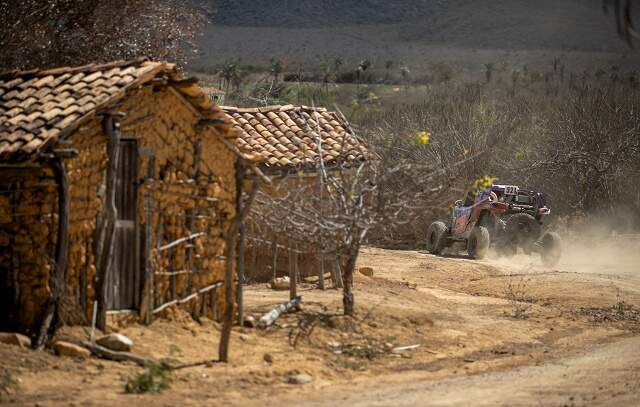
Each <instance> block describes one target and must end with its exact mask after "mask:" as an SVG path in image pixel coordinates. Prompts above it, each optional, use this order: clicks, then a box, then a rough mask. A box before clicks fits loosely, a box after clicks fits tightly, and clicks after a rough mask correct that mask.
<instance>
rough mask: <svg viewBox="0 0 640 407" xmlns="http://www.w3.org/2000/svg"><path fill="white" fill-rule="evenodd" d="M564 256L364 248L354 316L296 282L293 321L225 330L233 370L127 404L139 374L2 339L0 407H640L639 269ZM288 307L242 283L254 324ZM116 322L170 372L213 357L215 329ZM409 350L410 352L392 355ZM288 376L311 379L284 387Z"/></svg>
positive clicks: (176, 382) (206, 374)
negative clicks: (5, 384)
mask: <svg viewBox="0 0 640 407" xmlns="http://www.w3.org/2000/svg"><path fill="white" fill-rule="evenodd" d="M627 252H629V253H640V251H635V252H632V251H627ZM568 258H569V259H570V257H568ZM577 260H579V261H568V262H567V263H566V264H561V265H560V266H559V267H557V268H554V269H546V268H544V267H542V266H541V265H540V264H539V261H535V260H534V261H532V260H531V258H529V257H523V258H519V257H516V258H511V259H509V260H491V261H481V262H478V261H470V260H467V259H464V258H442V257H435V256H431V255H428V254H424V253H420V252H415V251H389V250H383V249H375V248H366V249H364V250H363V251H362V254H361V256H360V260H359V264H358V267H365V266H366V267H371V268H373V271H374V275H373V277H367V276H364V275H362V274H360V273H358V274H357V276H356V278H355V295H356V315H355V317H354V318H348V317H344V316H341V313H340V309H341V302H342V301H341V300H342V298H341V293H340V291H338V290H325V291H321V290H318V289H317V288H316V287H315V286H314V285H312V284H306V285H305V284H303V285H301V286H300V288H299V293H300V294H302V297H303V302H302V309H301V311H300V312H297V313H292V314H287V315H284V316H282V317H281V318H280V319H279V320H278V321H277V324H276V325H275V326H273V327H272V328H270V329H267V330H258V329H253V328H239V327H236V328H234V331H233V336H232V346H231V363H229V364H210V365H207V366H199V367H194V368H190V369H184V370H179V371H175V372H173V373H172V374H171V376H170V380H171V381H170V388H169V389H168V390H165V391H163V392H161V393H144V394H126V393H125V392H124V387H125V386H124V385H125V383H127V381H130V380H131V379H132V378H135V377H138V376H137V375H140V374H141V373H142V369H140V368H139V367H136V366H133V365H131V364H126V363H115V362H109V361H104V360H99V359H95V358H90V359H84V360H83V359H72V358H64V357H57V356H54V355H53V353H52V352H51V351H45V352H35V351H32V350H26V349H19V348H16V347H14V346H9V345H3V344H0V360H1V361H2V362H1V363H0V373H2V374H3V375H4V377H8V378H10V379H11V380H12V381H14V382H16V383H17V385H16V386H15V387H12V388H11V389H9V390H8V391H5V393H6V394H2V392H3V390H2V389H1V388H0V404H10V405H35V404H37V405H40V406H43V407H48V406H68V405H78V406H80V405H82V406H111V405H115V406H117V405H127V404H137V405H140V406H144V405H164V406H178V405H179V406H181V407H185V406H201V405H221V406H222V405H223V406H225V407H228V406H263V405H275V404H288V405H298V404H299V405H303V406H304V405H308V406H325V405H327V406H328V405H332V406H333V405H353V406H369V405H372V406H386V405H389V406H391V405H393V406H396V405H399V406H409V405H509V406H511V405H533V406H538V405H542V406H554V405H569V406H571V405H576V406H580V405H594V404H596V405H597V404H602V405H628V406H637V405H639V400H638V397H639V396H638V395H639V394H640V388H639V387H638V386H639V383H640V350H639V349H640V336H639V335H640V279H639V278H638V273H637V266H636V265H637V264H639V262H638V261H636V259H635V258H629V259H626V260H627V261H625V262H621V260H620V256H613V257H611V258H610V260H611V261H613V263H611V264H609V265H607V264H608V263H607V261H605V260H606V256H595V255H593V253H592V254H591V255H590V257H589V256H577ZM580 262H582V263H580ZM598 262H604V263H607V264H604V263H603V265H598ZM594 265H595V267H594ZM287 298H288V291H284V292H283V291H273V290H271V289H269V288H267V287H266V286H265V285H263V284H262V285H252V286H249V287H247V289H246V292H245V309H246V313H247V314H248V315H253V316H255V317H259V316H260V315H261V314H262V313H264V312H265V311H267V310H269V309H271V308H272V307H273V306H274V305H275V304H278V303H280V302H282V301H284V300H286V299H287ZM113 328H114V329H115V330H118V331H119V332H121V333H123V334H125V335H127V336H129V337H130V338H131V339H132V340H133V341H134V343H135V345H134V351H135V352H136V353H139V354H141V355H145V356H150V357H154V358H157V359H162V358H169V359H171V360H172V361H173V363H190V362H195V361H202V360H203V359H213V358H215V357H216V350H217V344H218V340H219V330H220V326H219V324H217V323H215V322H212V321H209V320H206V319H202V320H200V321H198V322H197V321H194V320H193V319H191V317H190V316H189V315H188V314H187V313H186V312H184V311H179V310H170V311H168V312H167V314H166V315H165V318H164V319H159V320H157V321H155V322H154V323H153V324H152V325H151V326H148V327H144V326H138V325H127V326H124V327H117V326H115V327H113ZM60 335H61V337H64V336H65V335H66V336H74V337H83V336H84V335H85V332H84V331H83V329H82V328H79V327H76V328H72V329H65V330H63V331H62V332H61V333H60ZM407 345H419V346H418V347H413V348H411V350H407V351H399V352H396V351H395V350H394V349H395V348H397V347H402V346H407ZM298 373H306V374H308V375H309V376H310V377H311V378H312V382H311V383H308V384H304V385H292V384H290V383H289V382H290V377H291V375H294V374H298ZM594 397H595V398H594Z"/></svg>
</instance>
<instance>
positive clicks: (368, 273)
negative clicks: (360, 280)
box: [360, 267, 373, 277]
mask: <svg viewBox="0 0 640 407" xmlns="http://www.w3.org/2000/svg"><path fill="white" fill-rule="evenodd" d="M360 274H362V275H365V276H367V277H373V268H371V267H360Z"/></svg>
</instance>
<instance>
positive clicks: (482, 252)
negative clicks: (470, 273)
mask: <svg viewBox="0 0 640 407" xmlns="http://www.w3.org/2000/svg"><path fill="white" fill-rule="evenodd" d="M489 243H490V241H489V230H488V229H487V228H486V227H484V226H476V227H474V228H473V230H472V231H471V236H469V240H467V253H469V257H471V258H472V259H484V258H485V257H487V252H488V251H489Z"/></svg>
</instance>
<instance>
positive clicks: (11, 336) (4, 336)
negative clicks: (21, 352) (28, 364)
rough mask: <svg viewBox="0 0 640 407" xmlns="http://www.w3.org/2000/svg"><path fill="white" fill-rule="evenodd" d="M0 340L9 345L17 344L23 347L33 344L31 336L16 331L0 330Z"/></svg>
mask: <svg viewBox="0 0 640 407" xmlns="http://www.w3.org/2000/svg"><path fill="white" fill-rule="evenodd" d="M0 342H1V343H5V344H7V345H16V346H19V347H21V348H28V347H30V346H31V339H29V337H27V336H25V335H22V334H18V333H14V332H0Z"/></svg>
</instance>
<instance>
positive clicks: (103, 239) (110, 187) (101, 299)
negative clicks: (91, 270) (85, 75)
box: [95, 115, 120, 331]
mask: <svg viewBox="0 0 640 407" xmlns="http://www.w3.org/2000/svg"><path fill="white" fill-rule="evenodd" d="M103 124H104V129H105V132H106V133H107V134H108V135H109V147H108V153H109V164H108V167H107V179H106V184H107V193H106V197H105V201H104V205H103V207H102V213H101V215H100V221H99V222H98V224H97V225H96V231H97V239H96V254H95V259H96V269H97V270H96V290H95V293H96V296H97V302H98V313H97V326H98V328H100V329H101V330H103V331H104V330H106V325H107V276H108V272H109V269H110V268H111V262H112V258H113V251H114V247H115V244H114V239H115V232H116V228H115V222H116V219H117V218H118V209H117V208H116V202H115V192H116V178H117V173H118V161H119V158H120V130H119V127H118V125H117V123H116V122H115V121H114V117H113V116H111V115H107V116H105V119H104V123H103Z"/></svg>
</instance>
